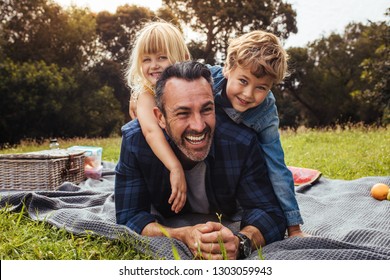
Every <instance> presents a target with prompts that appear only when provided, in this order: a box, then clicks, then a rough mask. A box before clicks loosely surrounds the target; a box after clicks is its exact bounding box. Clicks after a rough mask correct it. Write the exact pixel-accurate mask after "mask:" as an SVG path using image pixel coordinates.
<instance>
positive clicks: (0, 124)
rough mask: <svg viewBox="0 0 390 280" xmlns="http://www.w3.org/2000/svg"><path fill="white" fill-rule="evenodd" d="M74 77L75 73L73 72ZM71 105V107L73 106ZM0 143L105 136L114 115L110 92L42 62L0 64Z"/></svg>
mask: <svg viewBox="0 0 390 280" xmlns="http://www.w3.org/2000/svg"><path fill="white" fill-rule="evenodd" d="M79 73H80V72H79ZM76 100H77V102H75V101H76ZM0 102H1V104H4V105H5V106H3V108H2V110H1V111H0V120H1V121H0V143H11V144H12V143H18V142H19V140H20V139H23V138H36V139H40V138H48V137H53V136H55V137H71V136H86V135H88V136H90V137H96V136H99V135H100V136H106V137H107V136H109V135H110V134H111V133H112V132H113V131H115V130H117V131H119V127H118V125H117V124H118V123H119V121H120V111H119V109H118V103H117V101H116V100H115V99H114V97H113V95H112V90H111V88H108V87H102V88H99V87H96V83H95V82H94V80H93V75H88V74H87V73H86V74H84V73H80V76H77V75H74V73H73V72H72V70H71V69H68V68H59V67H58V66H57V65H55V64H51V65H47V64H46V63H45V62H44V61H36V62H25V63H14V62H13V61H11V60H10V59H6V60H5V61H3V62H2V63H0Z"/></svg>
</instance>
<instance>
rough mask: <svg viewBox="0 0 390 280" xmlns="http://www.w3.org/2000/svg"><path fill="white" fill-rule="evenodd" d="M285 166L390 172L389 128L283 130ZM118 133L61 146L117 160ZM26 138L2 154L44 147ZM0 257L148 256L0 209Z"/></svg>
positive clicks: (333, 172)
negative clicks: (92, 150)
mask: <svg viewBox="0 0 390 280" xmlns="http://www.w3.org/2000/svg"><path fill="white" fill-rule="evenodd" d="M281 140H282V145H283V148H284V151H285V159H286V164H287V165H292V166H297V167H307V168H313V169H318V170H320V171H321V172H322V173H323V176H325V177H328V178H332V179H345V180H352V179H357V178H360V177H366V176H390V157H389V155H390V130H389V129H388V128H387V129H386V128H380V129H376V128H364V127H354V128H348V129H344V130H341V129H336V130H307V129H302V130H298V131H297V132H292V131H283V132H282V134H281ZM120 141H121V139H120V137H113V138H107V139H69V140H64V139H59V142H60V145H61V148H68V147H70V146H73V145H89V146H100V147H103V160H105V161H112V162H116V160H117V159H118V156H119V148H120ZM48 146H49V142H48V141H46V142H44V143H43V144H38V143H35V142H29V141H25V142H23V143H22V144H21V145H20V146H18V147H15V148H8V149H4V150H1V151H0V153H19V152H28V151H37V150H43V149H47V147H48ZM0 228H1V231H0V259H3V260H5V259H13V260H15V259H26V260H35V259H56V260H79V259H94V260H99V259H116V260H123V259H148V256H145V255H140V254H138V253H137V252H136V251H135V250H134V249H133V246H132V244H131V243H129V242H128V241H126V240H108V239H106V238H104V237H97V236H92V235H89V234H85V235H81V236H75V235H73V234H70V233H68V232H66V231H65V230H63V229H58V228H55V227H53V226H51V225H49V224H47V223H45V222H38V221H33V220H31V219H30V218H29V217H28V216H27V215H25V212H24V211H22V212H20V213H11V212H8V211H7V210H6V209H0Z"/></svg>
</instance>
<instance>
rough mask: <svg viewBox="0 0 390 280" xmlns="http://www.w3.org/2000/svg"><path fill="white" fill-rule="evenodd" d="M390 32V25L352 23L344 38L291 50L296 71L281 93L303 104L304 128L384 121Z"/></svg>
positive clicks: (322, 40) (326, 39) (334, 37)
mask: <svg viewBox="0 0 390 280" xmlns="http://www.w3.org/2000/svg"><path fill="white" fill-rule="evenodd" d="M381 30H382V32H380V31H381ZM385 30H388V27H387V25H386V24H385V23H370V24H368V25H363V24H361V23H353V24H349V25H348V26H347V27H346V28H345V32H344V34H342V35H339V34H335V33H332V34H331V35H329V36H328V37H326V38H325V37H323V38H321V39H319V40H316V41H314V42H313V43H310V44H308V47H307V48H306V49H305V48H291V49H289V50H288V53H289V55H290V57H291V66H292V67H293V69H294V71H293V73H292V75H291V76H290V77H289V78H288V79H286V81H285V82H284V83H283V84H282V91H283V94H286V93H287V94H289V95H291V96H293V97H294V99H295V100H296V101H298V102H299V110H300V112H301V114H300V116H301V117H302V119H304V120H305V122H304V123H303V124H305V125H307V126H327V125H335V124H337V123H340V124H344V123H347V122H353V123H356V122H364V123H367V124H371V123H374V122H379V123H380V122H381V118H382V119H383V118H384V115H385V113H384V112H385V111H386V109H385V108H386V107H387V108H388V100H389V99H388V86H387V91H386V85H388V80H389V75H385V73H386V71H387V72H388V68H386V64H387V63H388V62H387V61H388V60H386V59H385V60H383V54H385V50H387V52H388V47H386V43H385V40H386V36H384V34H386V33H385ZM378 31H379V32H378ZM381 54H382V56H380V55H381ZM374 65H375V66H374ZM387 67H388V66H387ZM386 69H387V70H386ZM386 92H387V93H386ZM386 96H387V97H386ZM386 98H387V99H386ZM386 102H387V103H386ZM280 111H283V108H280Z"/></svg>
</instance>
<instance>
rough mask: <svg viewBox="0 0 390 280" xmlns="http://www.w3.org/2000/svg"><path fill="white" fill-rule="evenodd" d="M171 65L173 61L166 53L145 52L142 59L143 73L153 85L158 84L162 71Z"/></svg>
mask: <svg viewBox="0 0 390 280" xmlns="http://www.w3.org/2000/svg"><path fill="white" fill-rule="evenodd" d="M170 65H172V63H171V62H170V61H169V59H168V56H167V55H166V54H164V53H153V54H144V55H143V57H142V59H141V68H142V73H143V75H144V76H145V78H146V79H147V80H148V81H149V82H150V83H151V84H152V85H156V82H157V80H158V78H160V75H161V73H162V72H163V71H164V69H165V68H167V67H168V66H170Z"/></svg>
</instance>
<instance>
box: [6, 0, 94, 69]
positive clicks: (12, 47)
mask: <svg viewBox="0 0 390 280" xmlns="http://www.w3.org/2000/svg"><path fill="white" fill-rule="evenodd" d="M0 2H1V4H2V5H1V16H0V25H1V30H2V32H1V34H0V36H1V39H0V40H1V44H2V51H3V53H4V55H5V56H6V57H8V58H11V59H12V60H13V61H15V62H16V61H18V62H26V61H41V60H43V61H45V62H47V63H48V64H51V63H55V64H57V65H60V66H61V67H74V66H75V65H79V66H80V67H86V66H88V65H90V61H89V60H90V58H93V56H94V55H95V50H96V48H95V46H94V44H95V40H96V33H95V19H94V18H93V15H92V14H91V13H90V12H89V11H88V10H87V9H76V8H70V9H69V10H68V11H64V10H63V9H62V8H61V6H59V5H58V4H55V3H54V2H52V1H47V0H32V1H30V0H18V1H16V0H8V1H4V0H0Z"/></svg>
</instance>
